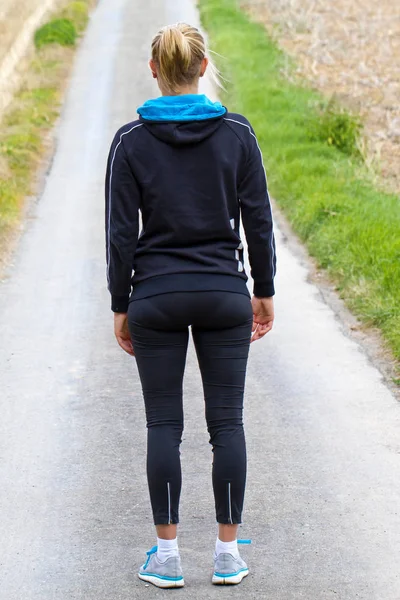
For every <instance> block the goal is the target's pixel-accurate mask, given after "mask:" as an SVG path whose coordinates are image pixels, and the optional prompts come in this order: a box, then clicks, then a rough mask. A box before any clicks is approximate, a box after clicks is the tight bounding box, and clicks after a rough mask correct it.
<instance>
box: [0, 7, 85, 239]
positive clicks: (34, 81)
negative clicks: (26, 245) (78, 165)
mask: <svg viewBox="0 0 400 600" xmlns="http://www.w3.org/2000/svg"><path fill="white" fill-rule="evenodd" d="M91 5H93V0H87V1H85V2H71V3H69V4H67V5H66V6H65V7H64V8H63V10H62V11H61V12H60V13H57V14H56V15H54V19H52V20H51V21H49V23H47V24H45V25H44V26H43V27H41V28H39V29H38V30H37V32H36V34H35V42H36V48H37V49H36V53H35V56H34V58H33V60H32V62H31V64H30V67H29V69H28V71H27V73H26V74H25V79H24V83H23V85H22V87H21V89H20V91H19V92H18V93H17V94H16V95H15V97H14V100H13V102H12V105H11V107H10V108H9V110H8V111H7V113H6V114H5V115H4V116H3V119H2V123H1V135H0V248H1V249H3V250H4V247H5V246H6V244H7V237H8V234H9V232H10V230H11V229H12V228H13V227H15V225H16V224H17V223H18V221H19V218H20V215H21V208H22V206H23V201H24V198H25V197H26V196H27V195H29V194H30V193H31V191H32V182H33V180H34V176H35V173H36V169H37V166H38V164H39V162H40V159H41V157H42V155H43V152H44V139H45V135H46V133H47V132H48V131H49V129H51V128H52V126H53V125H54V122H55V120H56V118H57V116H58V111H59V106H60V101H61V95H62V90H63V86H64V82H65V79H66V77H67V76H68V71H69V65H70V64H71V59H72V56H71V50H70V49H68V48H65V49H60V48H59V47H58V44H60V43H61V45H64V44H65V43H67V45H70V44H69V42H71V41H72V37H71V36H70V34H71V32H72V31H73V32H74V36H75V37H74V40H75V38H76V35H77V32H78V33H81V32H83V30H84V28H85V26H86V24H87V21H88V13H89V9H90V7H91ZM67 20H68V23H70V25H68V24H67V25H66V22H67ZM60 23H61V25H60ZM68 36H70V37H68ZM74 43H75V41H74Z"/></svg>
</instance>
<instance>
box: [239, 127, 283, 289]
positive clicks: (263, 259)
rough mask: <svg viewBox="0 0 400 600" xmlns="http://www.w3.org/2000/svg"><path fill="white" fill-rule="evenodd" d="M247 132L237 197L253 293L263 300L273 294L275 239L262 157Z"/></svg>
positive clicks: (254, 141)
mask: <svg viewBox="0 0 400 600" xmlns="http://www.w3.org/2000/svg"><path fill="white" fill-rule="evenodd" d="M248 128H249V136H248V138H249V139H248V153H247V161H246V164H245V166H244V169H243V170H242V173H243V175H242V178H241V181H240V183H239V186H238V195H239V199H240V206H241V215H242V221H243V227H244V231H245V234H246V240H247V247H248V252H249V262H250V268H251V271H250V272H251V276H252V278H253V281H254V288H253V293H254V295H255V296H257V297H259V298H265V297H269V296H273V295H274V294H275V288H274V277H275V271H276V254H275V237H274V232H273V223H272V213H271V204H270V200H269V195H268V188H267V178H266V174H265V169H264V165H263V160H262V154H261V150H260V147H259V145H258V141H257V138H256V136H255V134H254V131H253V130H252V129H251V127H250V126H249V127H248Z"/></svg>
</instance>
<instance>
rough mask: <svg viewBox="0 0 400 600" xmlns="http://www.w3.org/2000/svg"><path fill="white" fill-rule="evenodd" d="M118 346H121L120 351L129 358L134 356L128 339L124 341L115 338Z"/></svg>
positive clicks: (120, 338) (119, 337)
mask: <svg viewBox="0 0 400 600" xmlns="http://www.w3.org/2000/svg"><path fill="white" fill-rule="evenodd" d="M117 341H118V344H119V345H120V346H121V348H122V350H124V351H125V352H127V353H128V354H130V355H131V356H135V354H134V352H133V346H132V342H131V340H130V339H124V338H122V337H121V336H117Z"/></svg>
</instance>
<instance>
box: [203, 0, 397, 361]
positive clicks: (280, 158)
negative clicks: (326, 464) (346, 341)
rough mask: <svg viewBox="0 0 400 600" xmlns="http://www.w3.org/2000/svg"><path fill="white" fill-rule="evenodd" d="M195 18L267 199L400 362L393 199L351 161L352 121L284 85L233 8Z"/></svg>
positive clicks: (276, 55) (208, 1)
mask: <svg viewBox="0 0 400 600" xmlns="http://www.w3.org/2000/svg"><path fill="white" fill-rule="evenodd" d="M200 11H201V17H202V21H203V25H204V26H205V28H206V29H207V31H208V32H209V35H210V43H211V47H212V48H213V50H214V51H216V52H218V53H219V54H221V55H222V56H223V57H225V58H224V59H220V60H219V61H218V62H219V68H220V70H221V71H222V73H223V75H224V76H225V78H226V80H227V82H226V83H225V87H226V93H225V94H224V97H223V99H224V101H226V103H227V105H228V107H229V109H230V110H231V111H236V112H240V113H243V114H244V115H246V117H247V118H248V119H249V120H250V122H251V123H252V125H253V127H254V129H255V130H256V133H257V135H258V138H259V141H260V145H261V148H262V150H263V154H264V160H265V165H266V169H267V175H268V181H269V188H270V192H271V194H272V195H273V197H275V198H276V199H277V201H278V203H279V205H280V206H281V208H282V209H283V210H284V212H285V214H286V215H287V217H288V218H289V220H290V222H291V224H292V226H293V228H294V230H295V231H296V232H297V234H298V235H299V236H300V238H301V239H302V240H303V241H304V242H305V243H306V245H307V247H308V249H309V251H310V253H311V255H312V256H314V257H315V258H316V259H317V261H318V262H319V264H320V266H321V267H323V268H325V269H326V270H327V271H328V273H329V275H330V276H331V277H332V279H333V281H334V282H335V283H336V285H337V288H338V290H339V291H340V294H341V296H342V297H343V298H344V299H345V301H346V302H347V304H348V306H349V307H350V308H351V309H352V310H353V311H354V312H355V314H357V315H358V317H360V318H361V319H362V320H363V321H364V323H366V324H368V325H371V326H377V327H379V328H380V329H381V331H382V333H383V335H384V337H385V338H386V340H387V342H388V343H389V345H390V347H391V349H392V350H393V353H394V355H395V357H396V359H400V199H399V197H397V196H396V195H394V194H389V193H385V192H383V191H382V190H379V189H377V188H376V186H375V185H374V182H373V179H372V177H371V174H370V173H369V172H368V170H367V168H366V167H365V166H364V165H363V163H362V162H361V160H360V158H358V155H359V153H358V152H357V148H358V140H359V135H360V132H361V123H360V122H359V120H358V118H357V116H351V115H347V114H346V113H345V112H344V111H341V110H340V109H339V110H338V109H337V108H332V107H328V108H327V109H326V110H325V114H324V111H322V113H321V112H319V111H318V109H316V106H318V105H322V106H325V107H326V101H325V100H324V99H323V98H322V97H321V96H319V95H318V94H317V93H316V92H315V91H312V90H311V89H308V88H306V87H302V86H301V85H298V84H296V83H293V78H291V79H292V81H289V80H288V78H287V77H285V75H284V72H285V69H287V63H288V59H287V57H286V56H285V55H284V54H283V53H282V52H281V51H280V50H279V49H278V48H277V46H276V44H275V43H274V42H273V41H272V40H271V39H270V38H269V37H268V35H267V33H266V31H265V29H264V28H263V27H262V26H261V25H259V24H256V23H253V22H251V21H250V20H249V18H248V17H247V16H246V15H245V14H244V13H243V12H242V11H241V10H240V9H239V8H238V2H236V1H235V0H200ZM310 124H311V126H310ZM332 131H333V134H334V136H336V138H335V142H334V141H333V135H332ZM278 259H279V257H278ZM278 268H279V267H278ZM278 293H279V289H278Z"/></svg>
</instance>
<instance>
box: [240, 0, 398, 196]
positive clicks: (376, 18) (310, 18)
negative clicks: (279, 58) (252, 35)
mask: <svg viewBox="0 0 400 600" xmlns="http://www.w3.org/2000/svg"><path fill="white" fill-rule="evenodd" d="M241 5H242V7H243V8H244V9H245V10H247V11H248V12H249V13H250V15H251V16H252V18H254V19H256V20H258V21H260V22H262V23H263V24H264V25H265V26H266V28H267V30H268V32H269V33H270V34H271V35H272V36H273V38H274V39H275V40H276V41H277V42H278V43H279V45H280V46H281V48H282V49H284V50H285V51H286V52H287V53H288V54H289V55H290V56H292V57H294V58H295V60H296V64H297V65H298V69H297V74H298V76H299V77H301V78H306V79H307V81H309V82H311V84H312V86H313V87H315V88H316V89H318V90H320V91H322V92H323V93H324V94H325V95H327V96H336V97H337V98H338V100H339V101H340V103H341V104H342V105H344V106H345V107H347V108H349V109H350V110H353V111H356V112H358V113H359V114H361V115H362V117H363V120H364V123H365V135H366V140H367V157H368V160H369V161H370V162H371V164H372V165H373V166H374V168H375V169H377V170H378V172H379V174H380V175H381V177H382V178H383V182H384V185H385V187H387V188H389V189H391V190H394V191H395V192H397V193H399V192H400V3H398V2H394V1H393V0H380V1H379V2H376V0H335V2H330V1H329V0H244V1H242V2H241Z"/></svg>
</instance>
